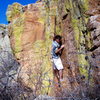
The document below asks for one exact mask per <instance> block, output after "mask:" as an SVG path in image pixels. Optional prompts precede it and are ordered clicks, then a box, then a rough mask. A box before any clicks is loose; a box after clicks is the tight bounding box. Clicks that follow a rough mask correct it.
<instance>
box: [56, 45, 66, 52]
mask: <svg viewBox="0 0 100 100" xmlns="http://www.w3.org/2000/svg"><path fill="white" fill-rule="evenodd" d="M63 48H64V45H62V46H61V47H60V48H59V49H57V50H56V51H55V53H59V52H60V51H61V50H62V49H63Z"/></svg>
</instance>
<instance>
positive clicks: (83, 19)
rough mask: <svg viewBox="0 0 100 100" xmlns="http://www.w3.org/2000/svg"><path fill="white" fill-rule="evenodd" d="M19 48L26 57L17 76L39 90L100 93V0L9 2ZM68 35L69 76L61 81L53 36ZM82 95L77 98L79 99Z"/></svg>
mask: <svg viewBox="0 0 100 100" xmlns="http://www.w3.org/2000/svg"><path fill="white" fill-rule="evenodd" d="M7 19H8V22H9V25H8V30H9V36H10V42H11V47H12V50H13V54H14V56H15V57H16V59H17V62H19V63H20V67H19V70H18V78H17V81H18V82H19V83H20V84H23V85H25V86H27V87H28V88H30V89H31V90H32V91H33V93H34V95H35V96H37V95H40V94H47V95H50V96H57V97H62V98H63V97H71V98H74V99H75V98H80V97H81V98H88V97H91V98H93V99H94V98H99V96H100V91H99V89H100V1H99V0H40V1H38V2H37V3H35V4H29V5H26V6H22V5H21V4H18V3H14V4H12V5H10V6H9V7H8V10H7ZM56 34H60V35H62V36H63V43H64V44H65V49H64V51H63V54H62V56H61V58H62V61H63V65H64V80H65V81H64V82H63V83H62V87H60V88H59V87H58V85H57V81H56V78H55V77H54V76H53V71H52V63H51V57H50V51H51V43H52V39H53V36H54V35H56ZM75 100H76V99H75Z"/></svg>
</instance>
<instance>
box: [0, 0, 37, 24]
mask: <svg viewBox="0 0 100 100" xmlns="http://www.w3.org/2000/svg"><path fill="white" fill-rule="evenodd" d="M36 1H37V0H0V24H8V22H7V18H6V10H7V7H8V5H11V4H13V3H14V2H18V3H20V4H22V5H27V4H30V3H35V2H36Z"/></svg>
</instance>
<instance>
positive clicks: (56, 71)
mask: <svg viewBox="0 0 100 100" xmlns="http://www.w3.org/2000/svg"><path fill="white" fill-rule="evenodd" d="M53 73H54V76H56V78H57V80H58V81H59V77H60V76H59V72H58V70H57V69H54V70H53Z"/></svg>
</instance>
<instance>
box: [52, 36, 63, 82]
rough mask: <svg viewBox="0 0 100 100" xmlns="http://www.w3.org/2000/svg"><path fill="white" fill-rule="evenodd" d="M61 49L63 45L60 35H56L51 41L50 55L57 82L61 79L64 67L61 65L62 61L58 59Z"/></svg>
mask: <svg viewBox="0 0 100 100" xmlns="http://www.w3.org/2000/svg"><path fill="white" fill-rule="evenodd" d="M63 49H64V45H62V37H61V36H60V35H56V36H55V37H54V40H53V43H52V50H51V55H52V62H53V69H54V70H53V71H54V75H55V76H56V77H57V79H58V82H61V81H63V69H64V68H63V65H62V61H61V59H60V56H61V52H62V50H63Z"/></svg>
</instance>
